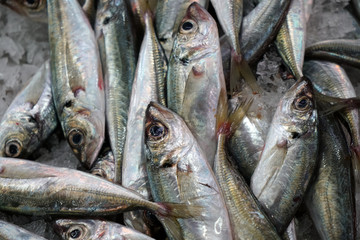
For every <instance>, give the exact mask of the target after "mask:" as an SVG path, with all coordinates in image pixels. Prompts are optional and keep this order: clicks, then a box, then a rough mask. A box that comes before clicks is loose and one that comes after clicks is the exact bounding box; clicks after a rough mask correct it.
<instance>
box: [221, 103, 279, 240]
mask: <svg viewBox="0 0 360 240" xmlns="http://www.w3.org/2000/svg"><path fill="white" fill-rule="evenodd" d="M251 104H252V100H249V101H244V102H242V104H241V105H240V106H238V107H237V108H236V109H235V110H233V111H232V112H231V113H230V114H229V115H228V108H227V104H224V105H222V104H221V105H220V106H219V108H220V109H219V111H218V116H217V118H218V124H217V130H218V132H217V134H218V143H217V151H216V155H215V161H214V173H215V176H216V179H217V181H218V183H219V185H220V189H221V192H222V194H223V196H224V199H225V203H226V207H227V209H228V212H229V217H230V222H231V226H232V228H233V231H234V239H281V238H280V236H279V235H278V234H277V232H276V229H275V227H274V226H273V224H272V223H271V222H270V220H269V219H268V217H267V216H266V214H265V213H264V212H263V211H262V209H261V207H260V205H259V203H258V202H257V199H256V198H255V196H254V195H253V194H252V192H251V190H250V188H249V186H248V184H247V183H246V181H245V179H244V178H243V177H242V176H241V175H240V174H239V173H238V172H237V171H236V168H235V167H234V165H233V163H232V162H231V159H230V156H229V155H228V153H227V151H228V149H227V147H226V144H227V140H228V139H229V137H230V136H231V135H232V134H233V133H234V130H236V129H238V126H239V125H240V124H241V121H242V120H243V118H244V117H245V116H246V112H247V111H248V110H249V107H250V106H251Z"/></svg>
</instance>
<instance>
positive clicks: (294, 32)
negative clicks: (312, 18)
mask: <svg viewBox="0 0 360 240" xmlns="http://www.w3.org/2000/svg"><path fill="white" fill-rule="evenodd" d="M305 38H306V17H305V1H304V0H298V1H292V2H291V4H290V7H289V11H288V13H287V15H286V17H285V20H284V22H283V24H282V26H281V27H280V30H279V32H278V34H277V37H276V40H275V45H276V47H277V49H278V52H279V54H280V56H281V58H282V59H283V61H284V62H285V64H286V65H287V66H288V67H289V68H290V70H291V72H292V73H293V74H294V76H295V78H296V79H300V78H301V77H302V76H303V73H302V66H303V64H304V56H305Z"/></svg>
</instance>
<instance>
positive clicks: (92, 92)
mask: <svg viewBox="0 0 360 240" xmlns="http://www.w3.org/2000/svg"><path fill="white" fill-rule="evenodd" d="M48 16H49V39H50V50H51V51H50V56H51V61H50V63H51V73H52V91H53V97H54V103H55V107H56V110H57V115H58V117H59V120H60V122H61V126H62V129H63V132H64V135H65V137H66V139H67V140H68V142H69V144H70V146H71V148H72V150H73V152H74V154H75V155H76V157H77V158H78V159H79V160H80V161H81V163H83V164H84V165H85V166H86V167H87V168H90V167H91V165H92V164H93V163H94V161H95V159H96V156H97V155H98V153H99V151H100V149H101V146H102V143H103V140H104V132H105V97H104V83H103V77H102V71H101V62H100V57H99V51H98V46H97V43H96V39H95V35H94V32H93V30H92V28H91V26H90V24H89V21H88V20H87V18H86V16H85V14H84V12H83V11H82V9H81V7H80V5H79V3H78V2H77V1H76V0H63V1H50V2H49V3H48Z"/></svg>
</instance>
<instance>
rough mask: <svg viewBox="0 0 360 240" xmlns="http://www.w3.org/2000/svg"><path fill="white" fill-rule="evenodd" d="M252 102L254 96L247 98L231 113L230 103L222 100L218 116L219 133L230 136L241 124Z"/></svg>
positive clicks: (217, 128) (217, 126) (217, 129)
mask: <svg viewBox="0 0 360 240" xmlns="http://www.w3.org/2000/svg"><path fill="white" fill-rule="evenodd" d="M252 103H253V98H250V99H245V100H243V101H242V102H240V104H238V106H236V108H235V109H234V110H233V111H232V112H230V113H229V110H228V103H227V102H220V103H219V105H218V112H217V116H216V132H217V135H220V134H225V135H226V136H228V137H229V136H231V135H232V134H233V133H234V131H235V130H236V129H237V128H238V127H239V125H240V124H241V121H242V120H243V118H244V117H245V115H246V112H247V111H248V110H249V108H250V107H251V105H252Z"/></svg>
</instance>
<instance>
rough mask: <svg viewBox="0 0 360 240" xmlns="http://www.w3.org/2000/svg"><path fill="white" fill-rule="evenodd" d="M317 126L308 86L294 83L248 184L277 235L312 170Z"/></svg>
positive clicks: (298, 201) (306, 82) (303, 82)
mask: <svg viewBox="0 0 360 240" xmlns="http://www.w3.org/2000/svg"><path fill="white" fill-rule="evenodd" d="M317 123H318V120H317V110H316V108H315V101H314V92H313V89H312V86H311V83H310V82H309V80H307V79H302V80H301V81H297V82H296V83H295V84H294V85H293V86H292V87H291V88H290V89H289V90H288V91H287V92H286V93H285V95H284V97H283V98H282V99H281V101H280V102H279V104H278V108H277V109H276V112H275V114H274V117H273V120H272V123H271V126H270V129H269V132H268V135H267V138H266V140H265V147H264V150H263V152H262V154H261V158H260V160H259V163H258V165H257V167H256V169H255V171H254V173H253V175H252V177H251V185H250V186H251V189H252V191H253V193H254V195H255V196H256V197H257V199H258V200H259V202H260V203H261V205H262V207H263V209H264V211H265V212H266V214H267V215H268V216H269V218H270V219H271V221H272V222H273V223H274V225H275V227H276V229H277V230H278V232H279V233H280V234H282V233H283V232H284V231H285V230H286V228H287V226H288V225H289V223H290V222H291V220H292V219H293V217H294V214H295V213H296V210H297V209H298V208H299V206H300V204H301V202H302V200H303V197H304V194H305V191H306V189H307V187H308V185H309V182H310V179H311V177H312V174H313V172H314V170H315V166H316V155H317V149H318V130H317Z"/></svg>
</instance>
